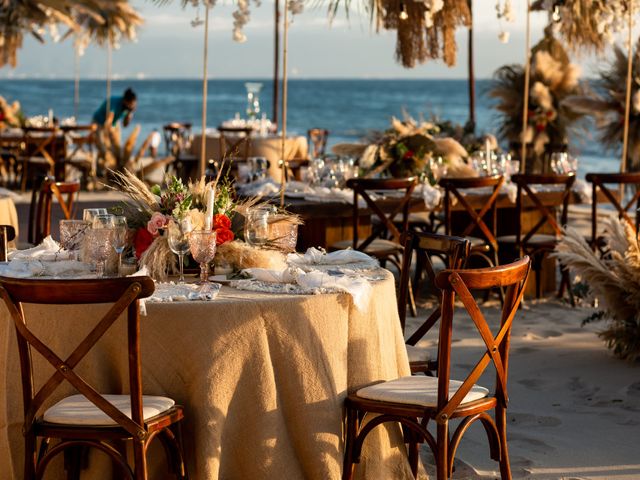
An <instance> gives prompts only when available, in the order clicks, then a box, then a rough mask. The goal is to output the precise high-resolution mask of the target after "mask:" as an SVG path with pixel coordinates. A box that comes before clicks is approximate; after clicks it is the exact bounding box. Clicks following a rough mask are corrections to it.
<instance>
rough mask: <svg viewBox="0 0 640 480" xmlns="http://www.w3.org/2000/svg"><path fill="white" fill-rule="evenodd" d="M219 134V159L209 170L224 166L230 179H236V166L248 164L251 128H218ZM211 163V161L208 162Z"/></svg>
mask: <svg viewBox="0 0 640 480" xmlns="http://www.w3.org/2000/svg"><path fill="white" fill-rule="evenodd" d="M218 132H219V134H220V138H219V140H218V141H219V145H220V158H219V160H218V162H214V165H211V166H210V168H213V169H214V170H215V168H220V167H222V166H223V165H226V167H225V168H227V169H228V171H229V173H230V174H231V176H232V177H236V178H237V177H238V164H240V163H244V164H247V163H248V162H249V149H250V148H251V136H252V135H253V128H251V127H244V128H242V127H222V126H220V127H218ZM209 161H210V162H211V160H209Z"/></svg>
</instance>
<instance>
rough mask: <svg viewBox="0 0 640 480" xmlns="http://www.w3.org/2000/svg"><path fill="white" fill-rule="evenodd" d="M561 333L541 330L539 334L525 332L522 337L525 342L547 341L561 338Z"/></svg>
mask: <svg viewBox="0 0 640 480" xmlns="http://www.w3.org/2000/svg"><path fill="white" fill-rule="evenodd" d="M561 336H562V332H559V331H557V330H542V331H539V332H527V333H525V334H524V335H523V337H524V339H525V340H547V339H549V338H557V337H561Z"/></svg>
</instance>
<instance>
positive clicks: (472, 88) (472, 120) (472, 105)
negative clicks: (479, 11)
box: [467, 0, 476, 133]
mask: <svg viewBox="0 0 640 480" xmlns="http://www.w3.org/2000/svg"><path fill="white" fill-rule="evenodd" d="M467 3H468V5H469V12H471V25H469V51H468V52H467V54H468V61H469V126H470V127H471V131H472V133H475V131H476V76H475V70H474V54H473V0H467Z"/></svg>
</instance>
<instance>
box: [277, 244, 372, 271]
mask: <svg viewBox="0 0 640 480" xmlns="http://www.w3.org/2000/svg"><path fill="white" fill-rule="evenodd" d="M287 264H289V265H292V266H295V267H298V268H301V269H303V270H309V269H315V268H316V267H319V266H347V265H348V266H349V267H350V268H351V269H352V270H353V269H355V268H354V266H359V267H360V268H359V269H365V268H377V267H378V266H379V264H378V261H377V260H376V259H375V258H372V257H370V256H369V255H367V254H366V253H363V252H359V251H358V250H338V251H335V252H331V253H327V252H325V251H324V250H321V249H318V248H314V247H311V248H309V249H308V250H307V251H306V252H305V253H304V254H302V253H290V254H289V255H287Z"/></svg>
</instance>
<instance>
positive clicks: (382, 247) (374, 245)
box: [329, 238, 402, 256]
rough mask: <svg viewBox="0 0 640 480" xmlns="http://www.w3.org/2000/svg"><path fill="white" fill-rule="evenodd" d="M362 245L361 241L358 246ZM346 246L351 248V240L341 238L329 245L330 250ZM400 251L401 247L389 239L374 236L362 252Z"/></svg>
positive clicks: (374, 253) (382, 252)
mask: <svg viewBox="0 0 640 480" xmlns="http://www.w3.org/2000/svg"><path fill="white" fill-rule="evenodd" d="M360 245H362V242H360V243H359V244H358V246H360ZM347 248H353V240H342V241H340V242H336V243H334V244H333V245H331V246H330V247H329V250H330V251H335V250H346V249H347ZM400 251H402V247H401V246H400V245H398V244H397V243H395V242H392V241H391V240H384V239H382V238H376V239H375V240H374V241H373V242H371V243H370V244H369V245H368V246H367V248H365V249H364V253H366V254H368V255H373V256H377V255H392V254H394V253H398V252H400Z"/></svg>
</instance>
